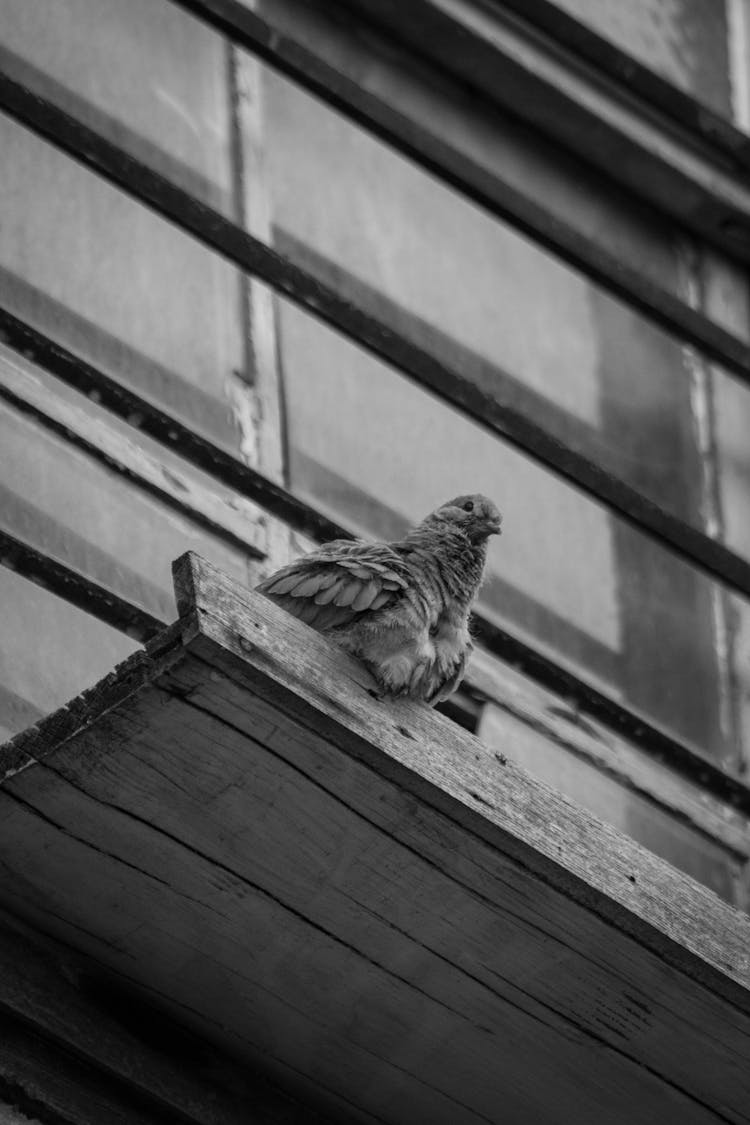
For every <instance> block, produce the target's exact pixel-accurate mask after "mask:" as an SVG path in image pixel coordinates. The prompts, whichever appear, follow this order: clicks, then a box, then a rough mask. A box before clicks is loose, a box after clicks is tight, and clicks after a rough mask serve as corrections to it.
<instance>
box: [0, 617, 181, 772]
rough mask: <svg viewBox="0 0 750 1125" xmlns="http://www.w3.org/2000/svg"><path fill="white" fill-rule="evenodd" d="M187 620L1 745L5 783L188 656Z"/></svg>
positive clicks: (173, 625)
mask: <svg viewBox="0 0 750 1125" xmlns="http://www.w3.org/2000/svg"><path fill="white" fill-rule="evenodd" d="M183 633H184V626H183V623H182V622H181V621H175V622H173V624H172V625H168V626H167V628H166V629H164V631H163V632H161V633H159V634H158V636H156V637H154V639H153V640H152V641H150V642H149V643H148V644H147V645H146V646H145V648H142V649H138V650H137V651H136V652H134V653H133V654H132V656H129V657H128V658H127V660H123V661H122V663H121V664H118V665H117V666H116V667H115V668H114V669H113V670H112V671H111V672H109V673H108V674H107V675H106V676H104V678H103V679H101V680H99V681H98V683H96V684H94V685H93V687H90V688H88V689H87V690H86V691H84V692H82V693H81V694H80V695H77V696H76V697H75V699H72V700H71V701H70V702H69V703H66V704H65V705H64V706H63V707H60V708H59V709H58V710H57V711H53V712H52V713H51V714H50V715H47V716H46V717H45V718H43V719H40V720H39V722H38V723H35V724H34V725H33V726H31V727H27V728H26V730H23V731H21V732H20V733H19V734H17V735H16V736H15V737H14V738H12V739H11V740H10V741H9V742H6V743H5V744H4V745H0V786H2V784H3V782H5V781H7V780H8V779H9V778H11V777H13V776H14V774H17V773H19V772H20V771H21V770H24V769H26V768H27V767H28V766H31V765H34V763H35V762H40V761H42V760H43V759H44V758H45V757H46V756H47V754H48V753H50V751H52V750H54V749H55V747H57V746H59V745H60V744H61V743H62V742H65V741H66V740H67V739H69V738H71V737H72V736H73V735H74V734H76V733H77V732H78V731H80V730H83V729H84V728H85V727H88V726H90V725H91V724H92V723H93V722H94V721H95V720H96V719H98V718H99V717H100V716H101V715H103V714H105V713H106V712H107V711H110V710H112V708H114V707H117V705H118V704H120V703H122V702H123V700H125V699H127V698H128V696H130V695H132V694H133V693H134V692H136V691H138V690H139V689H140V688H142V687H143V686H144V685H145V684H147V683H150V682H151V681H152V680H154V679H155V678H156V677H157V676H158V675H159V674H160V673H161V672H163V671H165V670H166V669H167V668H169V667H171V666H172V665H173V664H174V663H175V661H176V660H179V659H181V658H182V657H183V656H184V651H185V650H184V645H183Z"/></svg>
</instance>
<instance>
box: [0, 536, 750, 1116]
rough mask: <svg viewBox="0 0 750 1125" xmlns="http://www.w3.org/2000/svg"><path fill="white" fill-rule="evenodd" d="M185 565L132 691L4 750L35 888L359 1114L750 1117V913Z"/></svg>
mask: <svg viewBox="0 0 750 1125" xmlns="http://www.w3.org/2000/svg"><path fill="white" fill-rule="evenodd" d="M176 585H177V594H178V604H179V606H180V611H181V615H182V616H181V620H180V623H179V625H177V626H175V627H173V628H172V630H171V632H170V634H169V636H167V637H166V638H164V640H163V641H162V643H161V645H160V646H156V647H152V648H151V649H150V651H149V652H147V653H146V654H144V655H143V656H141V658H140V660H139V662H138V666H137V668H136V669H135V671H134V670H133V667H132V665H131V668H130V671H129V673H128V674H129V676H130V680H129V682H128V683H127V684H125V683H124V681H123V674H122V673H121V674H120V675H119V676H115V678H114V680H113V681H111V682H110V683H109V685H108V686H107V687H106V689H104V690H103V692H102V693H100V694H98V693H97V690H96V689H95V690H94V691H93V692H92V693H91V694H89V695H88V696H87V698H86V700H85V702H84V703H83V704H81V705H80V706H79V707H78V708H72V709H69V710H68V711H67V712H66V713H65V715H63V716H62V718H61V719H60V720H58V721H57V725H55V723H54V721H50V722H49V723H48V724H46V725H45V724H40V726H39V728H38V729H37V730H36V731H34V732H32V733H30V734H28V735H27V736H26V737H25V738H23V737H22V738H20V739H19V740H16V741H15V742H14V743H12V744H11V748H10V750H8V751H5V752H4V753H3V752H0V766H2V764H3V762H6V764H7V767H8V768H7V770H6V773H7V777H6V780H5V782H4V783H3V784H2V786H0V805H2V809H1V810H0V846H1V847H2V854H3V857H4V866H3V868H2V871H1V872H0V900H2V901H3V902H4V903H5V904H6V906H7V907H8V908H9V909H12V910H14V911H15V912H16V913H18V914H21V915H22V916H23V917H24V918H25V919H26V920H27V921H28V922H29V923H30V924H33V925H36V926H38V927H44V928H45V929H46V930H48V931H49V932H50V933H54V934H56V935H57V936H58V937H62V938H64V939H65V940H66V941H68V942H70V943H71V944H74V945H76V946H78V947H79V948H80V949H81V950H83V951H85V952H87V953H89V955H93V956H95V957H96V958H97V960H98V961H99V962H101V963H102V964H104V965H106V966H108V967H109V968H110V970H112V971H115V972H117V973H119V974H120V975H121V977H123V978H124V979H127V980H130V981H132V982H133V984H135V985H137V986H138V987H139V988H140V989H145V990H148V991H149V992H150V993H151V994H153V995H158V997H159V1000H160V1003H162V1004H163V1005H164V1006H165V1008H166V1009H167V1010H168V1011H170V1012H171V1013H172V1014H174V1015H176V1016H178V1018H179V1019H180V1020H181V1021H182V1022H184V1023H186V1024H188V1025H189V1026H191V1027H193V1028H194V1029H195V1030H196V1031H199V1032H200V1033H201V1035H202V1036H204V1037H207V1038H211V1039H213V1040H214V1041H215V1042H216V1043H217V1044H218V1045H219V1046H223V1047H224V1048H225V1049H227V1050H230V1051H231V1052H232V1053H234V1054H236V1055H238V1056H240V1057H241V1058H244V1059H246V1060H247V1061H248V1062H250V1063H252V1064H253V1065H254V1066H255V1067H256V1068H258V1069H260V1070H261V1071H262V1072H263V1073H265V1074H266V1075H267V1076H268V1077H269V1078H271V1079H273V1080H274V1081H275V1082H276V1083H277V1084H280V1085H282V1086H283V1087H284V1088H285V1089H286V1090H287V1091H289V1092H290V1093H293V1094H294V1095H295V1096H296V1097H298V1098H299V1099H300V1100H301V1101H304V1102H307V1103H309V1104H311V1105H314V1106H316V1107H318V1108H319V1109H320V1110H321V1111H322V1112H325V1113H327V1114H328V1115H329V1116H331V1117H333V1118H340V1119H345V1120H350V1121H368V1122H372V1121H380V1122H393V1123H396V1122H401V1121H404V1122H416V1121H420V1122H421V1121H429V1122H431V1123H433V1122H434V1123H435V1125H443V1123H444V1125H463V1123H464V1122H467V1123H475V1122H482V1121H485V1122H486V1121H490V1122H495V1121H497V1122H500V1121H503V1122H505V1121H514V1122H515V1121H518V1122H521V1123H525V1122H529V1123H532V1122H533V1123H535V1125H536V1123H541V1125H544V1123H546V1122H559V1121H560V1120H575V1121H576V1122H577V1123H581V1125H588V1123H591V1125H594V1123H597V1125H599V1123H601V1122H607V1123H613V1125H630V1123H632V1121H634V1120H638V1121H641V1120H643V1121H649V1120H653V1121H657V1120H658V1121H662V1120H680V1122H682V1123H687V1125H691V1123H696V1125H698V1123H701V1125H702V1123H707V1122H717V1121H725V1122H735V1123H740V1122H747V1121H748V1114H747V1106H748V1104H750V1101H749V1096H750V1067H748V1066H747V1061H748V1052H749V1049H750V956H749V953H748V951H749V950H750V919H748V918H747V917H746V916H744V915H742V914H740V913H738V912H736V911H734V910H732V909H731V908H730V907H728V906H726V905H725V904H724V903H722V902H721V901H720V900H719V899H717V898H716V897H715V896H714V895H712V894H711V893H710V892H709V891H707V890H705V889H704V888H703V887H700V886H698V885H697V884H695V883H694V882H693V881H692V880H690V879H689V878H687V877H686V876H683V875H681V874H680V873H678V872H677V871H675V870H673V869H672V868H670V867H669V866H668V865H667V864H665V863H664V862H663V861H661V860H659V859H657V858H656V857H655V856H653V855H652V854H651V853H649V852H647V851H646V850H645V849H643V848H640V847H639V846H637V845H636V844H635V843H634V842H633V841H631V840H629V839H627V838H626V837H624V836H621V835H619V834H618V833H616V832H615V831H614V830H612V829H610V828H609V827H608V826H606V825H604V824H601V823H600V822H598V821H596V820H595V819H594V818H593V817H591V816H589V815H587V814H586V813H584V812H582V811H581V810H580V809H578V808H576V807H575V806H574V805H572V804H571V803H570V802H568V801H566V800H565V799H564V798H562V797H561V796H560V795H558V794H557V793H555V792H553V791H552V790H549V789H547V788H546V787H545V786H543V785H541V784H540V783H538V782H536V781H535V780H534V779H532V778H531V777H529V776H527V775H526V774H524V773H523V771H521V770H520V769H518V768H517V767H515V766H514V765H513V763H512V762H511V761H509V760H507V757H506V756H505V755H504V754H503V753H501V752H493V751H491V750H489V749H488V748H486V747H484V746H483V745H482V744H481V743H480V742H479V741H478V740H476V739H475V738H473V737H472V736H471V735H469V734H467V733H466V732H465V731H462V730H460V729H459V728H457V727H456V726H455V724H452V723H450V722H449V721H448V720H446V719H445V718H444V717H443V716H441V715H439V714H436V713H435V712H434V711H432V710H430V709H428V708H425V707H423V706H419V705H416V704H412V703H410V702H408V701H403V702H398V703H387V702H380V701H377V700H375V699H374V698H373V697H372V695H371V694H370V693H371V690H372V683H371V681H370V679H369V676H368V674H367V673H366V671H365V670H364V669H363V668H362V666H361V665H359V664H358V663H357V662H356V661H354V660H352V659H350V658H348V657H347V656H345V655H344V654H342V653H341V652H339V651H338V650H337V649H336V648H334V647H332V646H331V645H330V644H329V643H328V642H327V641H326V640H325V639H324V638H322V637H320V636H318V634H316V633H314V632H313V631H312V630H310V629H308V628H307V627H306V626H304V625H302V624H301V623H300V622H298V621H296V620H295V619H293V618H291V617H289V616H288V615H287V614H285V613H284V612H283V611H281V610H280V609H279V608H278V607H276V606H274V605H273V604H272V603H270V602H268V601H267V600H265V599H264V598H262V597H260V596H258V595H256V594H253V593H251V592H249V591H247V590H244V589H242V588H241V587H239V586H237V585H236V584H234V583H233V582H231V581H230V580H229V579H227V578H226V577H225V576H223V575H222V574H221V573H220V572H218V571H216V570H215V569H214V568H212V567H210V566H209V565H208V564H205V563H203V562H202V561H201V560H199V559H197V558H196V557H195V556H193V555H190V556H185V557H184V558H183V559H182V560H181V561H180V564H179V566H178V568H177V581H176ZM117 685H119V688H118V686H117ZM118 691H119V694H117V692H118ZM113 692H114V693H115V694H113ZM107 693H109V694H107ZM2 772H3V771H2V770H1V769H0V776H2ZM541 1076H543V1079H542V1077H541Z"/></svg>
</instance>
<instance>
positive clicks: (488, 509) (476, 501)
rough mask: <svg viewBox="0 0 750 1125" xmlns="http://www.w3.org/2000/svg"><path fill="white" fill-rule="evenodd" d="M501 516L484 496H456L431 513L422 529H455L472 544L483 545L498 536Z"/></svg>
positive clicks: (423, 523)
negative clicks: (488, 539)
mask: <svg viewBox="0 0 750 1125" xmlns="http://www.w3.org/2000/svg"><path fill="white" fill-rule="evenodd" d="M501 523H502V516H501V515H500V512H499V511H498V510H497V506H496V505H495V504H493V502H492V501H491V500H489V499H488V498H487V497H486V496H482V495H481V493H476V494H475V495H473V496H456V498H455V499H454V500H449V501H448V503H447V504H441V505H440V507H439V508H436V509H435V511H434V512H431V513H430V515H429V516H428V517H427V519H426V520H423V521H422V525H421V526H422V527H424V528H433V529H441V528H445V529H446V530H447V529H448V528H457V529H459V530H461V531H463V533H464V534H465V535H466V536H467V538H468V539H469V540H470V541H471V542H472V543H483V542H484V541H485V540H486V539H487V538H488V536H490V535H499V534H500V525H501Z"/></svg>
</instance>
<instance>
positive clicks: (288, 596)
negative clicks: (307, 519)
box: [256, 539, 407, 632]
mask: <svg viewBox="0 0 750 1125" xmlns="http://www.w3.org/2000/svg"><path fill="white" fill-rule="evenodd" d="M406 584H407V576H406V571H405V568H404V563H403V560H402V559H401V558H400V557H399V555H397V554H396V552H395V551H394V550H393V549H392V548H391V547H389V546H388V544H387V543H357V542H354V543H352V542H350V541H349V540H348V539H336V540H334V542H332V543H326V544H325V546H324V547H321V548H320V550H319V551H314V552H313V553H312V554H310V555H305V556H304V557H303V558H301V559H297V560H296V561H295V562H293V563H290V565H289V566H285V567H282V569H281V570H277V571H276V573H275V574H272V575H271V576H270V577H269V578H265V579H264V580H263V581H262V582H261V583H260V584H259V585H258V586H257V587H256V589H257V590H259V591H260V592H261V593H262V594H265V595H266V597H267V598H271V599H272V600H273V601H275V602H277V603H278V604H279V605H280V606H283V608H284V609H285V610H287V612H288V613H292V614H294V616H295V617H299V619H300V620H301V621H304V622H306V623H307V624H308V625H312V626H313V628H315V629H319V630H320V631H321V632H327V631H328V630H329V629H335V628H338V627H340V626H342V625H348V624H349V623H350V622H352V621H354V620H355V619H356V618H358V617H359V616H360V615H361V614H363V613H366V612H370V613H373V612H375V611H377V610H379V609H383V608H385V607H386V606H388V605H392V604H393V603H394V602H395V601H396V600H397V599H398V598H399V597H400V595H401V592H402V591H403V590H404V589H405V587H406Z"/></svg>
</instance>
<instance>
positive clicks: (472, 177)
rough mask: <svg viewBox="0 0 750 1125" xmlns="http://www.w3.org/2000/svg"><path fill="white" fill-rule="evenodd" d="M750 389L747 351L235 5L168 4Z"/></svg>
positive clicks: (219, 0)
mask: <svg viewBox="0 0 750 1125" xmlns="http://www.w3.org/2000/svg"><path fill="white" fill-rule="evenodd" d="M171 2H172V3H174V4H177V6H178V7H181V8H184V9H185V10H186V11H189V12H191V13H192V14H193V15H195V16H198V17H199V18H200V19H202V20H204V21H205V22H206V23H208V24H210V25H211V27H213V28H215V30H217V31H219V32H221V33H223V34H224V35H226V36H227V37H229V38H231V39H232V40H233V42H235V43H236V44H238V45H239V46H241V47H244V48H246V49H247V50H249V51H252V52H253V54H255V55H257V56H258V57H259V58H261V59H263V61H264V62H267V63H269V64H270V65H271V66H273V67H274V69H276V70H278V71H279V72H280V73H282V74H284V75H285V76H286V77H287V78H291V79H292V80H293V81H295V82H296V83H297V84H298V85H299V86H302V87H303V88H304V89H306V90H308V91H309V92H310V93H312V94H314V95H316V96H317V97H318V98H320V99H321V100H323V101H325V102H326V103H327V104H328V105H330V106H332V107H333V108H334V109H336V110H338V111H339V112H340V113H342V114H344V115H346V116H347V117H348V118H349V119H350V120H351V121H354V122H356V123H357V124H358V125H361V126H363V127H364V128H365V129H367V130H368V131H369V132H370V133H372V134H373V135H374V136H377V137H379V138H380V139H381V140H383V141H386V142H387V143H388V144H389V145H391V147H393V148H394V149H396V150H397V151H398V152H400V153H402V154H403V155H404V156H407V157H409V158H410V159H411V160H413V161H414V162H415V163H417V164H419V165H420V167H422V168H424V169H425V170H426V171H428V172H431V173H433V174H434V175H435V176H436V177H437V178H439V179H440V180H442V181H443V183H445V184H448V185H449V186H450V187H452V188H455V189H456V190H457V191H459V192H461V194H463V195H465V196H466V197H467V198H468V199H471V200H472V201H473V202H474V203H477V204H479V206H481V207H482V208H483V209H484V210H486V211H488V212H489V213H490V214H491V215H493V216H495V217H496V218H499V219H502V220H503V221H504V222H507V223H509V224H511V225H512V226H514V227H515V228H516V229H517V230H520V231H522V232H523V233H524V234H526V235H528V236H529V237H530V238H532V239H533V240H534V241H535V242H537V243H538V244H539V245H540V246H544V247H545V249H547V250H550V251H552V252H553V253H554V254H555V255H557V257H559V258H561V259H562V260H563V261H565V262H567V263H568V265H571V266H573V267H574V268H575V269H577V270H579V271H580V272H581V273H583V274H585V276H586V277H588V278H590V279H591V280H592V281H595V282H596V284H597V285H599V286H600V287H601V288H602V289H605V290H606V291H607V292H608V293H611V294H612V295H613V296H615V297H617V298H618V299H620V300H622V301H623V302H625V303H626V304H628V305H630V306H631V307H632V308H634V309H637V310H638V312H639V313H641V314H642V315H643V316H644V317H646V318H647V319H648V320H650V321H651V322H652V323H654V324H658V325H659V327H660V328H663V329H666V331H668V332H669V333H671V334H672V335H674V336H676V337H678V338H679V339H680V340H682V341H684V342H685V343H689V344H692V345H694V346H695V347H697V348H700V350H701V351H703V352H704V353H705V355H706V356H708V357H709V358H711V359H714V360H716V361H717V362H718V363H720V364H722V365H723V366H724V367H726V369H727V370H728V371H731V372H732V373H733V374H734V375H735V376H736V377H737V378H739V379H740V380H741V381H742V382H744V383H748V384H750V347H748V345H747V343H746V342H745V341H744V340H742V339H740V337H738V336H735V335H733V334H732V333H731V332H728V331H727V330H726V329H725V328H722V327H721V326H720V325H719V324H717V323H716V322H715V321H713V320H711V319H710V318H709V317H707V316H705V315H704V314H703V313H701V312H699V311H698V310H697V309H693V308H691V307H690V306H689V305H688V304H686V303H685V302H684V301H682V300H680V298H679V297H676V296H675V295H674V294H672V293H670V292H669V291H668V290H667V289H664V288H663V287H662V286H660V285H657V284H656V283H655V282H653V281H652V280H651V279H650V278H649V277H648V276H647V275H646V274H644V273H642V272H641V271H639V270H636V269H633V268H632V267H630V266H628V265H627V264H626V263H625V262H623V261H622V260H621V259H620V258H618V257H617V256H616V255H614V254H612V253H610V252H609V251H607V250H606V249H604V248H603V247H602V246H601V245H599V244H598V243H596V242H594V241H593V240H592V239H590V238H587V237H586V236H585V235H583V234H581V233H580V232H579V231H578V230H576V229H575V227H572V226H570V224H568V223H566V222H564V221H563V220H562V219H560V218H558V217H557V216H556V215H555V214H553V213H552V212H551V211H549V210H547V209H546V208H545V207H542V206H540V205H539V204H538V203H535V202H534V200H532V199H529V197H528V196H526V195H524V194H523V193H522V192H520V191H518V190H517V189H516V188H514V187H513V186H512V185H510V184H508V183H506V182H505V181H504V180H502V179H501V178H500V177H499V176H498V175H497V174H495V173H494V172H491V171H489V170H488V169H487V168H485V167H483V166H482V165H481V164H478V163H477V162H476V161H474V160H472V159H471V157H469V156H468V155H467V154H466V153H463V152H461V151H459V150H458V149H456V148H454V147H453V146H451V145H450V144H448V143H447V142H446V141H444V140H443V139H442V138H441V137H439V136H438V135H437V134H435V133H431V132H430V131H429V130H428V129H425V128H424V127H423V126H422V125H420V124H418V123H417V122H415V121H413V120H412V119H410V118H409V117H407V116H406V115H404V114H403V113H401V112H400V111H399V110H397V109H394V108H393V107H392V106H391V105H389V104H388V103H387V102H385V101H383V100H382V98H380V97H377V96H376V95H374V94H371V93H370V92H369V91H367V90H365V89H363V88H362V86H359V85H357V83H356V82H354V81H353V80H352V79H350V78H349V77H347V75H345V74H342V73H341V71H339V70H336V69H335V68H334V67H332V66H331V65H330V64H328V63H327V62H326V61H325V60H324V59H322V58H320V57H319V56H318V55H316V54H314V53H313V52H312V51H311V50H310V49H309V48H308V47H305V46H303V45H302V44H300V43H298V42H297V41H296V40H294V39H293V38H291V37H290V36H289V35H288V34H285V33H282V32H281V31H279V30H278V29H277V28H276V27H274V25H273V24H271V23H269V22H268V21H267V20H263V19H261V18H260V17H259V16H257V15H255V13H253V12H251V11H249V10H248V9H247V8H246V7H245V6H244V5H243V4H241V3H239V2H238V0H171Z"/></svg>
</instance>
